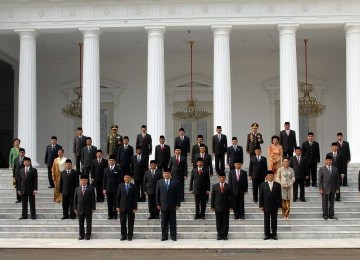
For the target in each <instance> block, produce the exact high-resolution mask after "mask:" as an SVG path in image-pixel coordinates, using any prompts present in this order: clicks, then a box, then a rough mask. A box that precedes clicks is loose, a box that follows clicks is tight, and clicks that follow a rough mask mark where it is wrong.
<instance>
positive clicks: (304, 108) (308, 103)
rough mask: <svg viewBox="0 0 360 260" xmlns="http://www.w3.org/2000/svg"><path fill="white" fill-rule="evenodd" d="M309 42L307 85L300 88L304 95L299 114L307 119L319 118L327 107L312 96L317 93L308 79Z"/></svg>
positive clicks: (306, 40)
mask: <svg viewBox="0 0 360 260" xmlns="http://www.w3.org/2000/svg"><path fill="white" fill-rule="evenodd" d="M307 42H308V39H304V43H305V83H304V84H302V85H301V86H300V90H301V91H302V92H303V93H304V95H303V96H302V97H300V98H299V113H300V114H301V115H304V116H307V117H317V116H320V115H321V114H323V113H324V112H325V108H326V105H324V104H322V103H321V102H320V101H319V100H318V99H317V98H316V97H315V96H312V95H311V92H312V91H315V85H313V84H310V83H308V79H307V74H308V73H307V71H308V67H307Z"/></svg>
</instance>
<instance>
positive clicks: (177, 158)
mask: <svg viewBox="0 0 360 260" xmlns="http://www.w3.org/2000/svg"><path fill="white" fill-rule="evenodd" d="M179 163H180V157H179V156H176V165H179Z"/></svg>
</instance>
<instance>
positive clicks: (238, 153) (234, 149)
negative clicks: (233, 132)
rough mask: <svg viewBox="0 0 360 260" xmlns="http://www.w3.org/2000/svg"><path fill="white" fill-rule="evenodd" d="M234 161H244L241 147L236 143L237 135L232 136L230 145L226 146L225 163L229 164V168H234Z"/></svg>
mask: <svg viewBox="0 0 360 260" xmlns="http://www.w3.org/2000/svg"><path fill="white" fill-rule="evenodd" d="M235 161H240V163H241V164H243V163H244V153H243V148H242V147H241V146H240V145H238V139H237V137H233V138H232V146H229V147H228V148H227V164H228V165H229V166H230V170H234V169H235V166H234V162H235Z"/></svg>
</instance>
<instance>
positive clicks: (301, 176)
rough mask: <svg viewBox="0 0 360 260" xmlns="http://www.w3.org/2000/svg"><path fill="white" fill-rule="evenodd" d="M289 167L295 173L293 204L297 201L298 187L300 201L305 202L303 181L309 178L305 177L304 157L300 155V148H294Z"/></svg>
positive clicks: (305, 164)
mask: <svg viewBox="0 0 360 260" xmlns="http://www.w3.org/2000/svg"><path fill="white" fill-rule="evenodd" d="M289 166H290V167H291V168H293V170H294V173H295V182H294V187H293V202H296V201H297V199H298V188H299V187H300V200H301V201H302V202H306V200H305V179H306V178H309V176H307V175H306V166H307V163H306V157H305V156H303V155H302V154H301V147H299V146H298V147H296V148H295V156H293V157H291V158H290V162H289Z"/></svg>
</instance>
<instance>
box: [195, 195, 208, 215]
mask: <svg viewBox="0 0 360 260" xmlns="http://www.w3.org/2000/svg"><path fill="white" fill-rule="evenodd" d="M206 195H207V194H206V193H203V192H201V193H197V194H194V197H195V217H196V218H205V211H206V198H207V196H206Z"/></svg>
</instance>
